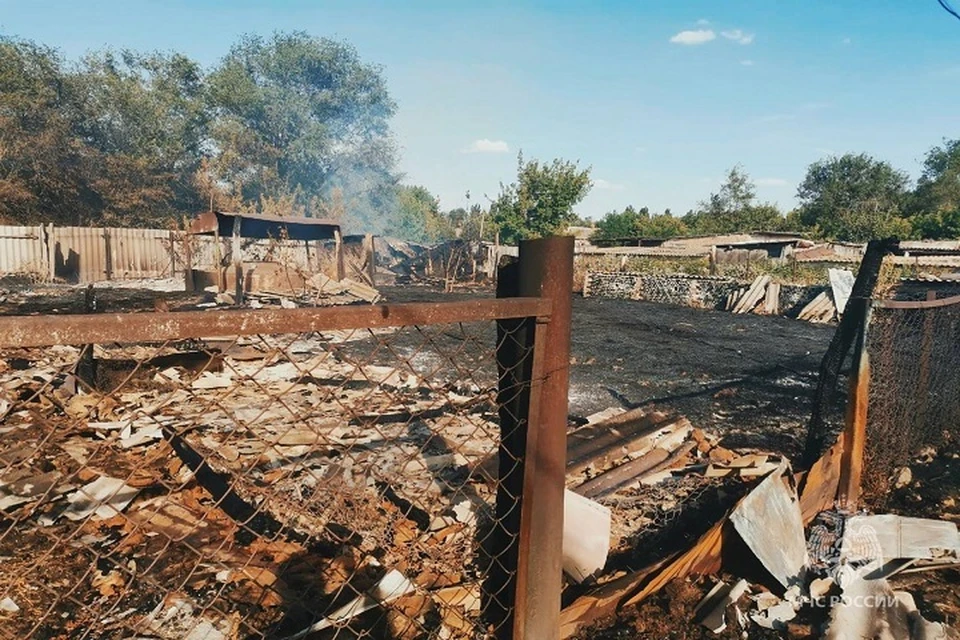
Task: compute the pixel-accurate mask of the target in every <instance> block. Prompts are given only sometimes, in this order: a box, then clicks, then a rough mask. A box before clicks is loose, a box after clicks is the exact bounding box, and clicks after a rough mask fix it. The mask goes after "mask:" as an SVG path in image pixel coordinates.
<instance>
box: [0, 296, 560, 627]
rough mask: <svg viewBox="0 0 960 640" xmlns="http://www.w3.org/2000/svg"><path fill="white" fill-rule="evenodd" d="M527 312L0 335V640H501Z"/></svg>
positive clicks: (530, 388)
mask: <svg viewBox="0 0 960 640" xmlns="http://www.w3.org/2000/svg"><path fill="white" fill-rule="evenodd" d="M549 302H550V301H549V300H545V299H532V298H519V299H514V300H477V301H473V302H470V303H446V304H436V305H434V304H422V305H396V306H393V307H388V306H379V307H349V308H344V309H341V310H334V309H329V308H328V309H295V310H269V311H268V310H263V311H234V312H209V313H204V312H187V313H165V314H126V315H113V316H102V317H95V316H84V317H69V316H64V317H38V318H30V319H26V318H24V319H19V320H16V321H13V322H10V323H8V324H5V325H3V329H4V330H3V331H0V348H2V350H0V393H2V395H0V637H2V638H77V639H79V638H113V637H118V638H120V637H151V638H169V639H170V640H174V639H177V640H180V639H183V638H189V639H191V640H219V639H224V640H226V639H234V638H277V639H279V638H306V637H309V638H328V637H330V638H332V637H336V638H397V639H400V638H404V639H405V638H427V637H430V638H466V637H490V636H494V635H497V636H508V635H509V629H506V627H507V625H510V624H511V620H512V615H513V606H514V592H513V589H514V585H515V583H514V579H515V576H514V574H515V572H516V570H517V562H518V560H517V553H518V551H517V548H518V544H517V537H518V536H519V515H518V514H519V511H520V507H519V502H520V497H521V492H522V489H521V490H516V491H513V492H512V493H511V492H510V491H504V487H505V484H504V483H503V482H501V481H500V480H501V479H502V478H505V477H507V476H509V475H510V474H514V475H515V474H516V472H517V470H518V469H520V471H521V475H522V461H521V458H522V450H520V451H519V452H518V449H517V442H516V440H517V437H518V435H517V434H518V433H522V432H521V431H516V430H517V429H518V428H521V427H525V424H524V421H525V420H526V419H527V413H526V411H527V407H528V406H529V404H530V402H531V399H532V398H534V397H535V395H536V389H537V388H538V385H537V384H536V380H535V378H534V376H533V373H534V371H535V370H536V367H535V366H534V363H533V360H534V355H533V354H534V350H535V349H534V347H535V341H534V340H532V337H533V333H534V331H533V327H534V322H535V318H536V317H540V318H541V319H542V318H545V317H547V316H548V310H549V308H550V305H549ZM511 318H513V320H510V319H511ZM8 320H10V319H8ZM201 336H204V337H202V338H201ZM505 354H506V357H505ZM508 427H509V429H512V430H513V431H508ZM515 431H516V432H515ZM524 431H525V430H524ZM508 439H511V440H513V442H512V443H506V442H505V441H506V440H508ZM506 444H509V445H510V446H505V445H506ZM521 446H522V443H521ZM520 480H521V482H520V483H519V484H520V485H521V486H522V477H521V479H520ZM513 484H514V485H515V486H516V485H517V484H518V483H517V481H516V479H514V481H513ZM498 492H499V494H500V495H499V497H498ZM558 579H559V576H558ZM558 606H559V603H558Z"/></svg>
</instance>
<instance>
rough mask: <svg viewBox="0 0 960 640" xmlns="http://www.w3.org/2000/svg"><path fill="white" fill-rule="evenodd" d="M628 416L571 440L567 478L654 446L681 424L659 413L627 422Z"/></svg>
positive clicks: (577, 433)
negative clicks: (666, 432) (591, 467)
mask: <svg viewBox="0 0 960 640" xmlns="http://www.w3.org/2000/svg"><path fill="white" fill-rule="evenodd" d="M626 415H627V414H621V416H615V417H614V418H613V419H612V420H606V421H604V422H601V423H597V424H594V425H592V426H590V427H587V428H584V429H578V430H577V431H574V432H573V433H571V434H570V435H569V437H568V443H569V446H568V448H567V474H568V475H575V474H578V473H580V472H581V471H583V470H584V469H586V468H587V467H589V466H591V465H593V466H594V467H597V468H603V467H605V466H606V465H608V464H609V463H610V462H612V461H614V460H616V459H619V458H623V457H624V456H627V455H629V454H631V453H635V452H637V451H642V450H643V449H644V448H647V447H649V446H652V444H653V441H654V439H655V437H656V436H657V435H658V434H660V433H662V432H664V431H665V430H670V429H673V428H676V425H678V424H680V422H681V420H685V418H683V419H679V420H678V419H677V418H676V417H675V416H668V415H667V414H663V413H659V412H654V413H650V412H646V413H644V414H642V415H641V416H639V418H636V417H635V418H634V419H633V420H631V421H627V420H624V419H618V418H622V416H626Z"/></svg>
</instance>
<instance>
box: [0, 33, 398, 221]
mask: <svg viewBox="0 0 960 640" xmlns="http://www.w3.org/2000/svg"><path fill="white" fill-rule="evenodd" d="M395 109H396V106H395V104H394V102H393V100H392V99H391V98H390V96H389V94H388V92H387V88H386V83H385V81H384V78H383V75H382V73H381V70H380V69H379V68H378V67H376V66H374V65H370V64H367V63H365V62H363V61H362V60H361V59H360V58H359V56H358V54H357V52H356V51H355V50H354V49H353V48H352V47H351V46H350V45H348V44H345V43H342V42H338V41H333V40H328V39H324V38H314V37H311V36H309V35H307V34H305V33H280V34H276V35H274V36H273V37H271V38H266V39H265V38H261V37H257V36H248V37H244V38H242V39H240V41H238V42H237V43H236V44H235V45H234V46H233V47H232V48H231V49H230V51H229V52H228V53H227V54H226V56H225V57H224V58H223V59H222V60H221V61H220V62H219V63H218V64H217V65H215V66H214V67H213V68H211V69H203V68H202V67H201V66H200V65H199V64H198V63H197V62H195V61H193V60H191V59H190V58H189V57H187V56H185V55H183V54H180V53H139V52H135V51H128V50H122V51H113V50H104V51H97V52H93V53H90V54H88V55H86V56H85V57H83V58H82V59H81V60H79V61H67V60H65V59H64V58H63V56H62V55H61V54H60V53H59V52H58V51H56V50H54V49H52V48H49V47H46V46H42V45H39V44H35V43H33V42H28V41H23V40H18V39H15V38H10V37H0V219H5V220H7V221H10V222H20V223H37V222H55V223H60V224H76V225H89V224H104V225H108V224H109V225H128V226H170V225H172V224H175V223H176V222H177V221H179V220H180V219H182V217H183V216H185V215H192V214H194V213H196V212H197V211H200V210H205V209H208V208H210V207H214V208H217V209H221V210H240V211H258V212H266V213H280V214H286V215H293V214H300V215H314V216H326V217H338V218H347V220H345V222H348V223H352V224H354V225H356V226H358V227H362V228H363V229H365V230H374V231H381V230H383V229H384V227H385V226H386V221H384V219H383V218H384V216H383V211H385V210H387V211H392V210H393V208H394V204H395V198H396V197H397V195H398V194H397V185H398V182H399V175H398V174H397V173H396V171H395V166H396V150H395V146H394V143H393V139H392V137H391V134H390V129H389V120H390V117H391V116H392V115H393V113H394V111H395Z"/></svg>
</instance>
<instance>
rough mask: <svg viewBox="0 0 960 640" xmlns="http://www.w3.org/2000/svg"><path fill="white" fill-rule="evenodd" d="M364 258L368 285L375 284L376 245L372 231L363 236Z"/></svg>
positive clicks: (373, 285)
mask: <svg viewBox="0 0 960 640" xmlns="http://www.w3.org/2000/svg"><path fill="white" fill-rule="evenodd" d="M363 247H364V260H366V265H367V277H369V278H370V286H371V287H376V286H377V245H376V241H375V238H374V236H373V234H372V233H368V234H366V235H365V236H363Z"/></svg>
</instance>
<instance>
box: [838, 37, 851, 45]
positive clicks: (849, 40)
mask: <svg viewBox="0 0 960 640" xmlns="http://www.w3.org/2000/svg"><path fill="white" fill-rule="evenodd" d="M840 42H841V43H843V44H850V43H851V42H853V40H851V39H850V38H844V39H843V40H841V41H840Z"/></svg>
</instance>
